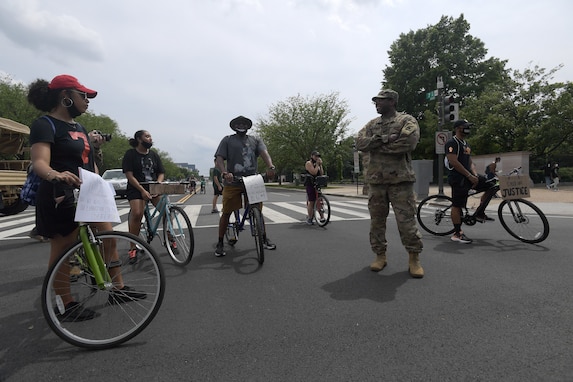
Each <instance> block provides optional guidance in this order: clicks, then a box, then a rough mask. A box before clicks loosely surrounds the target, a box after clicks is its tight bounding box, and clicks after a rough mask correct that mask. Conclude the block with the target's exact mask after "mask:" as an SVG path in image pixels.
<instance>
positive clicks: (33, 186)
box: [20, 115, 56, 206]
mask: <svg viewBox="0 0 573 382" xmlns="http://www.w3.org/2000/svg"><path fill="white" fill-rule="evenodd" d="M42 118H45V119H47V120H48V122H50V125H52V130H53V131H54V134H56V126H54V122H52V120H51V119H50V118H48V117H47V116H45V115H44V116H42ZM41 182H42V178H40V176H39V175H38V174H36V173H35V172H34V169H33V168H32V165H30V166H29V167H28V176H27V177H26V182H24V185H23V186H22V190H21V191H20V199H21V200H23V201H24V202H26V203H28V204H29V205H31V206H35V205H36V194H37V193H38V188H39V187H40V183H41Z"/></svg>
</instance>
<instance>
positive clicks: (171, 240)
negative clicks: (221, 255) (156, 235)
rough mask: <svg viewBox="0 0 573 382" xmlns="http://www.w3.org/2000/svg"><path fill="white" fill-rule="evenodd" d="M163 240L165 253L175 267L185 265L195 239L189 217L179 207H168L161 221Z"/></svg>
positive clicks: (191, 254)
mask: <svg viewBox="0 0 573 382" xmlns="http://www.w3.org/2000/svg"><path fill="white" fill-rule="evenodd" d="M163 238H164V241H163V242H164V243H165V247H166V248H167V253H169V256H171V259H172V260H173V261H174V262H175V264H177V265H181V266H184V265H187V264H189V262H190V261H191V258H192V257H193V251H194V250H195V237H194V236H193V227H191V221H190V220H189V216H187V213H185V211H184V210H183V208H181V207H179V206H170V207H169V215H168V216H166V217H165V219H163Z"/></svg>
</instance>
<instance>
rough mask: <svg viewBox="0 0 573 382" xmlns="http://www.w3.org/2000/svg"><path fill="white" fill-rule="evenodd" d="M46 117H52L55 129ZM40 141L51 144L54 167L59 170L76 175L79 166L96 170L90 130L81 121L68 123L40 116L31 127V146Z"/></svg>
mask: <svg viewBox="0 0 573 382" xmlns="http://www.w3.org/2000/svg"><path fill="white" fill-rule="evenodd" d="M46 118H50V120H51V121H52V122H53V123H54V129H52V125H51V124H50V122H49V121H48V120H47V119H46ZM54 130H55V132H54ZM40 142H44V143H49V144H50V145H51V153H50V167H51V168H52V169H54V170H56V171H58V172H63V171H69V172H72V173H74V174H76V175H79V170H78V167H81V168H83V169H85V170H88V171H92V172H93V171H95V167H94V157H93V150H92V147H91V146H90V141H89V138H88V132H87V131H86V129H85V128H84V127H83V126H82V125H80V124H79V123H67V122H64V121H60V120H59V119H56V118H52V117H49V116H45V117H42V118H38V119H36V120H35V121H34V122H33V123H32V126H31V128H30V146H31V145H33V144H34V143H40Z"/></svg>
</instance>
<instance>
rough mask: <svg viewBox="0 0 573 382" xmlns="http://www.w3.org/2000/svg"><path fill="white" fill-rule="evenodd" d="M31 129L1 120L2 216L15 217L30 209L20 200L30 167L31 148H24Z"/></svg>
mask: <svg viewBox="0 0 573 382" xmlns="http://www.w3.org/2000/svg"><path fill="white" fill-rule="evenodd" d="M29 135H30V128H29V127H28V126H26V125H23V124H21V123H18V122H15V121H12V120H10V119H6V118H0V192H1V193H2V198H1V199H0V216H1V215H14V214H17V213H19V212H22V211H24V210H25V209H26V208H28V204H27V203H26V202H24V201H22V200H21V199H20V190H21V189H22V186H23V185H24V183H25V182H26V176H27V169H28V166H29V165H30V160H29V159H27V160H25V159H23V158H25V157H26V158H29V153H28V152H29V148H27V147H24V144H25V143H26V142H27V137H28V136H29Z"/></svg>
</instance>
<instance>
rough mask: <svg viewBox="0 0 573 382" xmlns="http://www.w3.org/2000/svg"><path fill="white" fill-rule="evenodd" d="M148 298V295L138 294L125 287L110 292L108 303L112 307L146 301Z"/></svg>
mask: <svg viewBox="0 0 573 382" xmlns="http://www.w3.org/2000/svg"><path fill="white" fill-rule="evenodd" d="M146 298H147V294H146V293H143V292H138V291H136V290H135V289H133V288H132V287H128V286H127V285H124V286H123V288H121V289H114V290H112V291H111V292H110V294H109V297H108V298H107V302H108V303H109V304H111V305H113V304H123V303H124V302H131V301H136V300H144V299H146Z"/></svg>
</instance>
